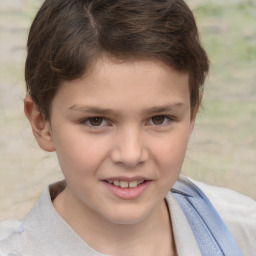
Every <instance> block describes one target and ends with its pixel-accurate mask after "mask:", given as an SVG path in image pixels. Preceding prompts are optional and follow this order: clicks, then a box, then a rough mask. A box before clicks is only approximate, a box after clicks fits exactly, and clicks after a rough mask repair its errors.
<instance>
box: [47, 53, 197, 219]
mask: <svg viewBox="0 0 256 256" xmlns="http://www.w3.org/2000/svg"><path fill="white" fill-rule="evenodd" d="M190 114H191V113H190V94H189V87H188V75H187V74H183V73H179V72H176V71H174V70H172V69H171V68H170V67H167V66H166V65H164V64H163V63H161V62H158V61H135V62H125V63H117V62H114V61H113V60H109V59H107V58H102V59H100V60H98V61H97V63H96V66H95V68H94V69H93V70H92V72H90V73H89V74H88V75H87V76H84V77H83V78H80V79H78V80H76V81H72V82H65V83H64V84H63V85H62V86H61V88H60V90H59V91H58V93H57V95H56V96H55V98H54V100H53V102H52V112H51V121H50V122H51V124H50V125H51V131H50V134H51V141H52V144H53V145H54V149H55V150H56V152H57V156H58V159H59V163H60V166H61V169H62V171H63V173H64V176H65V178H66V181H67V188H66V190H65V191H64V192H65V193H66V194H67V195H68V198H70V199H72V200H70V201H72V202H73V203H74V202H75V203H74V205H76V206H79V207H80V209H83V210H84V211H85V212H86V211H87V212H89V211H90V212H91V213H93V214H95V215H97V216H99V217H100V218H102V219H104V220H106V221H108V222H111V223H122V224H132V223H137V222H140V221H142V220H143V219H146V218H147V217H149V216H150V215H151V214H152V213H153V212H154V211H155V209H159V207H161V205H162V204H163V202H164V197H165V195H166V194H167V192H168V191H169V190H170V189H171V187H172V186H173V184H174V183H175V181H176V179H177V177H178V175H179V173H180V170H181V166H182V162H183V159H184V155H185V151H186V147H187V143H188V140H189V136H190V133H191V130H192V127H193V122H192V121H191V118H190V117H191V115H190Z"/></svg>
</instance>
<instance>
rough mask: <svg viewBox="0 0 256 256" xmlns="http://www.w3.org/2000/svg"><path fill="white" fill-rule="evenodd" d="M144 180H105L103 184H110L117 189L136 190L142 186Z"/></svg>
mask: <svg viewBox="0 0 256 256" xmlns="http://www.w3.org/2000/svg"><path fill="white" fill-rule="evenodd" d="M145 181H146V180H141V179H140V180H133V181H126V180H105V182H107V183H109V184H112V185H114V186H116V187H119V188H137V187H138V186H140V185H141V184H143V183H144V182H145Z"/></svg>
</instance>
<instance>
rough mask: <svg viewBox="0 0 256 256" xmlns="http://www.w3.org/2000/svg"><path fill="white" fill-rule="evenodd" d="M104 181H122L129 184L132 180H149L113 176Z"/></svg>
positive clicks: (141, 177) (139, 177) (138, 177)
mask: <svg viewBox="0 0 256 256" xmlns="http://www.w3.org/2000/svg"><path fill="white" fill-rule="evenodd" d="M104 180H105V181H106V180H113V181H114V180H123V181H127V182H131V181H134V180H149V179H148V178H146V177H143V176H133V177H125V176H115V177H109V178H106V179H104ZM104 180H103V181H104Z"/></svg>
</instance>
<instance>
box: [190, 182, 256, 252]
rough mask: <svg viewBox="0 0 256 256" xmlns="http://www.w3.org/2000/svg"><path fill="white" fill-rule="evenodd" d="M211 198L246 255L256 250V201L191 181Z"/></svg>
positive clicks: (236, 193)
mask: <svg viewBox="0 0 256 256" xmlns="http://www.w3.org/2000/svg"><path fill="white" fill-rule="evenodd" d="M190 180H191V181H192V182H193V183H194V184H195V185H197V186H198V187H199V188H200V189H201V190H202V191H203V192H204V194H205V195H206V196H207V197H208V198H209V200H210V201H211V203H212V204H213V206H214V207H215V209H216V210H217V212H218V213H219V215H220V216H221V217H222V219H223V221H224V222H225V223H226V225H227V226H228V228H229V230H230V232H231V233H232V235H233V236H234V238H235V240H236V241H237V243H238V245H239V246H240V248H241V250H242V251H243V253H244V255H253V253H254V252H255V250H256V235H255V234H256V201H255V200H253V199H252V198H250V197H248V196H245V195H242V194H240V193H238V192H236V191H234V190H231V189H227V188H222V187H216V186H211V185H207V184H205V183H202V182H198V181H195V180H192V179H190Z"/></svg>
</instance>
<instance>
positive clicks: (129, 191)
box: [102, 176, 152, 200]
mask: <svg viewBox="0 0 256 256" xmlns="http://www.w3.org/2000/svg"><path fill="white" fill-rule="evenodd" d="M107 180H122V181H127V182H131V181H134V180H144V183H142V184H140V185H138V186H137V187H135V188H121V187H117V186H115V185H113V184H110V183H108V182H107ZM102 182H103V184H104V185H105V186H106V188H107V189H108V191H110V193H112V194H113V195H115V196H116V197H118V198H120V199H125V200H131V199H136V198H138V197H139V196H141V195H142V194H143V192H144V191H145V190H146V189H147V188H148V187H149V186H150V184H151V182H152V180H148V179H146V178H145V177H139V176H136V177H132V178H128V177H114V178H113V177H111V178H108V179H105V180H102Z"/></svg>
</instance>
